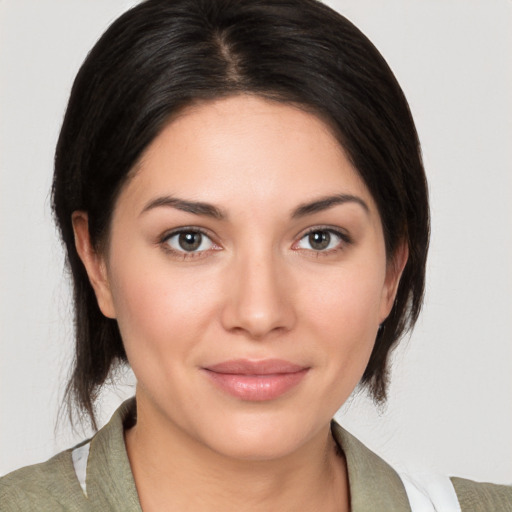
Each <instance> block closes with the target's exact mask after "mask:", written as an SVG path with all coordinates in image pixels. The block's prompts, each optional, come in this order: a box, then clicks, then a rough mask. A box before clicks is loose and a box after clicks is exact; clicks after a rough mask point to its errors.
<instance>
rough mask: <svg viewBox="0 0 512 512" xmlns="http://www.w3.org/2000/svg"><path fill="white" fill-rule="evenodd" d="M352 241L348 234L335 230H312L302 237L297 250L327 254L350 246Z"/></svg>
mask: <svg viewBox="0 0 512 512" xmlns="http://www.w3.org/2000/svg"><path fill="white" fill-rule="evenodd" d="M350 243H351V240H350V238H349V236H348V235H347V234H344V233H343V232H341V231H338V230H335V229H330V228H329V229H327V228H326V229H322V228H318V229H312V230H311V231H309V232H308V233H306V234H305V235H303V236H302V238H301V239H300V240H299V241H298V243H297V244H296V245H295V247H296V248H297V249H307V250H308V251H314V252H327V251H330V250H335V249H338V248H342V247H343V246H344V245H347V244H350Z"/></svg>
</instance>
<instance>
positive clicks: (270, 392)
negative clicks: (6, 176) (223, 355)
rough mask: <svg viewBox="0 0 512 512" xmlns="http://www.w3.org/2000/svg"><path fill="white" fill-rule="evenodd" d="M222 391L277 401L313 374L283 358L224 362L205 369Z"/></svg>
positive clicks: (234, 394) (244, 398)
mask: <svg viewBox="0 0 512 512" xmlns="http://www.w3.org/2000/svg"><path fill="white" fill-rule="evenodd" d="M202 370H203V371H204V373H205V374H206V376H207V377H208V378H209V379H210V380H211V381H212V382H213V383H214V384H215V385H216V386H217V387H218V388H219V389H221V390H222V391H224V392H226V393H228V394H230V395H232V396H234V397H236V398H239V399H241V400H247V401H255V402H262V401H266V400H275V399H276V398H279V397H281V396H282V395H284V394H286V393H287V392H289V391H290V390H292V389H293V388H295V387H296V386H298V385H299V384H300V382H301V381H302V379H303V378H304V377H305V376H306V374H307V372H308V371H309V367H306V366H301V365H298V364H294V363H291V362H289V361H285V360H282V359H264V360H261V361H250V360H246V359H236V360H231V361H224V362H222V363H218V364H214V365H212V366H208V367H205V368H203V369H202Z"/></svg>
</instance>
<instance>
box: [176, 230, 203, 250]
mask: <svg viewBox="0 0 512 512" xmlns="http://www.w3.org/2000/svg"><path fill="white" fill-rule="evenodd" d="M202 239H203V235H202V234H201V233H194V232H193V231H191V232H189V233H180V234H179V235H178V244H179V246H180V247H181V248H182V249H183V250H184V251H195V250H197V249H198V248H199V247H200V246H201V241H202Z"/></svg>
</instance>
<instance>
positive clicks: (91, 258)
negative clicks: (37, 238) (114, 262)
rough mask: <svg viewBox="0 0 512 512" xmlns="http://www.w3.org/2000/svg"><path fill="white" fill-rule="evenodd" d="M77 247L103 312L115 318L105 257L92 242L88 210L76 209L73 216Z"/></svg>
mask: <svg viewBox="0 0 512 512" xmlns="http://www.w3.org/2000/svg"><path fill="white" fill-rule="evenodd" d="M71 221H72V223H73V232H74V235H75V247H76V250H77V252H78V256H80V259H81V260H82V263H83V264H84V267H85V270H86V271H87V275H88V276H89V281H90V283H91V285H92V287H93V289H94V293H95V294H96V300H97V301H98V306H99V308H100V310H101V312H102V313H103V314H104V315H105V316H106V317H108V318H115V317H116V313H115V308H114V303H113V300H112V293H111V291H110V284H109V281H108V276H107V266H106V263H105V258H104V257H103V256H102V255H101V254H99V253H98V252H97V251H96V250H95V249H94V247H93V246H92V244H91V238H90V236H89V217H88V215H87V213H86V212H82V211H75V212H73V214H72V216H71Z"/></svg>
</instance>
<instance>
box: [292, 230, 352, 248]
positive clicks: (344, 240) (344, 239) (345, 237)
mask: <svg viewBox="0 0 512 512" xmlns="http://www.w3.org/2000/svg"><path fill="white" fill-rule="evenodd" d="M317 231H327V232H329V233H332V234H334V235H335V236H337V237H338V238H339V239H340V240H341V241H340V244H338V246H337V247H333V248H331V249H324V250H315V249H303V248H300V247H297V245H298V244H299V243H300V242H301V241H302V240H303V239H304V238H305V237H307V236H309V235H310V234H311V233H315V232H317ZM352 243H353V240H352V237H351V236H350V235H349V234H348V233H347V231H346V230H344V229H342V228H340V227H338V226H329V225H319V226H312V227H310V228H307V229H306V230H305V231H302V232H301V233H300V234H299V235H298V236H297V238H296V241H295V242H294V243H293V245H292V248H294V249H296V250H304V251H311V252H314V253H316V254H329V253H331V252H335V251H338V250H340V249H342V247H339V245H351V244H352Z"/></svg>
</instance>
